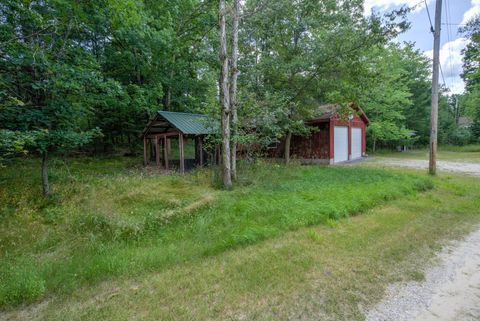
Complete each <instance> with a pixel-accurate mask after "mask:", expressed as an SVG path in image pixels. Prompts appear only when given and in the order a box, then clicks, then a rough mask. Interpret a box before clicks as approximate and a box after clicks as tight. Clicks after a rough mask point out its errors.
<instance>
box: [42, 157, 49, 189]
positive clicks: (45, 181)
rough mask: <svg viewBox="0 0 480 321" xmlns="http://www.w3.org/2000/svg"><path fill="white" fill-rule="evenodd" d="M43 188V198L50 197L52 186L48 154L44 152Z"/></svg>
mask: <svg viewBox="0 0 480 321" xmlns="http://www.w3.org/2000/svg"><path fill="white" fill-rule="evenodd" d="M42 188H43V196H45V197H47V196H48V195H50V186H49V184H48V152H47V151H44V152H43V154H42Z"/></svg>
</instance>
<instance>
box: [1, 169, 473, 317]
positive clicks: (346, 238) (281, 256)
mask: <svg viewBox="0 0 480 321" xmlns="http://www.w3.org/2000/svg"><path fill="white" fill-rule="evenodd" d="M435 185H436V188H435V189H434V190H431V191H428V192H426V193H422V194H410V195H409V196H407V197H406V198H399V199H397V200H393V201H391V202H389V203H388V204H385V205H382V206H380V207H376V208H373V209H371V210H368V211H367V212H366V213H365V215H360V216H356V217H350V218H346V219H341V220H339V221H334V222H331V223H330V224H328V225H320V226H312V227H305V228H300V229H298V230H296V231H290V232H287V233H284V234H282V235H280V236H278V237H275V238H271V239H270V240H266V241H265V242H261V243H258V244H254V245H252V246H248V247H242V248H237V249H235V250H231V251H225V252H223V253H220V254H218V255H215V256H210V257H208V258H203V259H201V260H196V261H185V262H183V263H178V264H176V265H175V266H173V267H169V268H165V269H162V270H160V271H156V272H152V273H147V274H141V275H134V276H128V277H127V276H124V277H121V278H117V279H115V280H113V279H112V280H109V281H106V282H102V283H100V284H98V285H96V286H88V287H83V288H81V289H79V290H77V291H74V292H73V293H72V294H71V295H56V296H53V297H51V298H50V299H49V300H48V301H46V302H44V303H42V304H37V305H32V306H29V307H27V308H23V309H18V310H14V311H10V312H9V313H8V314H4V315H3V316H4V317H10V318H13V319H15V318H18V319H32V320H87V321H88V320H98V319H108V320H129V319H137V320H154V319H158V320H192V319H196V320H227V319H232V320H253V319H254V320H312V319H315V320H363V318H364V313H363V311H364V310H365V309H367V308H368V306H370V305H372V304H374V303H375V302H377V301H378V300H380V298H381V297H382V295H383V292H384V290H385V288H386V286H387V285H388V284H390V283H392V282H399V281H409V280H422V278H423V268H424V267H425V266H426V265H427V264H429V263H431V258H432V257H433V254H434V253H435V252H436V251H438V250H439V249H440V247H441V246H442V244H444V243H445V242H446V241H447V240H451V239H456V238H459V237H461V236H462V235H464V234H465V233H468V232H469V231H471V230H472V229H474V228H475V226H478V225H477V224H478V223H480V212H479V210H478V208H480V190H479V189H478V179H474V178H466V177H462V178H460V177H454V176H441V177H439V178H436V179H435Z"/></svg>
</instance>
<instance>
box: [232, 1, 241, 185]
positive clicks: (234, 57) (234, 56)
mask: <svg viewBox="0 0 480 321" xmlns="http://www.w3.org/2000/svg"><path fill="white" fill-rule="evenodd" d="M239 17H240V0H234V8H233V26H232V28H233V30H232V33H233V35H232V59H231V60H232V78H231V81H230V109H231V112H232V124H231V125H232V145H231V157H230V161H231V174H232V179H234V180H236V179H237V134H238V113H237V78H238V22H239V21H238V20H239Z"/></svg>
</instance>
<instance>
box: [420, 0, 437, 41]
mask: <svg viewBox="0 0 480 321" xmlns="http://www.w3.org/2000/svg"><path fill="white" fill-rule="evenodd" d="M423 2H424V3H425V8H426V9H427V14H428V20H429V21H430V32H431V33H434V32H435V29H433V24H432V17H431V16H430V10H429V9H428V5H427V0H423Z"/></svg>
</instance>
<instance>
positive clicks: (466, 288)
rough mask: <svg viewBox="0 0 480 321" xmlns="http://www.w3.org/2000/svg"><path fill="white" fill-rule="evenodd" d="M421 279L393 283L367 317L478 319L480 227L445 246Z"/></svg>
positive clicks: (381, 320) (378, 320)
mask: <svg viewBox="0 0 480 321" xmlns="http://www.w3.org/2000/svg"><path fill="white" fill-rule="evenodd" d="M438 259H439V264H438V265H437V266H435V267H433V268H431V269H430V270H428V271H427V272H426V274H425V277H426V278H425V281H424V282H410V283H406V284H394V285H391V286H390V287H389V288H388V290H387V295H386V296H385V298H384V300H383V301H382V302H380V303H379V304H378V305H377V306H375V307H374V308H373V309H372V310H370V311H369V312H368V313H367V318H366V320H367V321H407V320H408V321H410V320H411V321H440V320H441V321H478V320H480V230H477V231H476V232H474V233H472V234H470V235H469V236H468V237H467V238H465V239H464V240H463V241H456V242H453V243H451V244H450V245H448V246H446V247H445V248H444V249H443V250H442V252H441V253H440V254H439V255H438Z"/></svg>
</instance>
